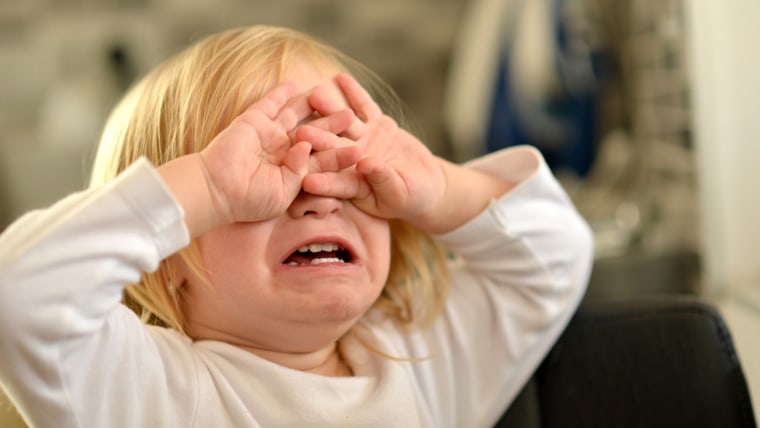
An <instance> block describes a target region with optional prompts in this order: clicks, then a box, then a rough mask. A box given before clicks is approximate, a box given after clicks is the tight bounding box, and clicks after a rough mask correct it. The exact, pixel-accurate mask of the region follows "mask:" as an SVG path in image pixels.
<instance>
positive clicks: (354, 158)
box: [309, 146, 362, 173]
mask: <svg viewBox="0 0 760 428" xmlns="http://www.w3.org/2000/svg"><path fill="white" fill-rule="evenodd" d="M361 158H362V150H361V148H360V147H359V146H348V147H342V148H338V149H333V150H325V151H322V152H313V153H312V154H311V156H309V172H310V173H319V172H338V171H340V170H342V169H345V168H348V167H350V166H352V165H355V164H356V163H357V162H358V161H359V160H360V159H361Z"/></svg>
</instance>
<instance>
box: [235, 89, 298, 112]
mask: <svg viewBox="0 0 760 428" xmlns="http://www.w3.org/2000/svg"><path fill="white" fill-rule="evenodd" d="M295 91H296V85H295V83H293V82H290V81H287V82H282V83H280V84H279V85H277V86H275V87H274V88H273V89H272V90H270V91H269V92H267V93H266V94H264V96H263V97H261V98H260V99H259V100H258V101H256V102H255V103H253V104H251V105H250V106H249V107H248V108H247V109H246V112H247V111H249V110H252V109H253V110H258V111H260V112H262V113H263V114H264V115H266V116H267V117H268V118H270V119H274V118H275V117H276V116H277V114H278V113H279V112H280V110H281V109H282V107H283V106H284V105H285V104H286V103H287V102H288V100H289V99H290V98H291V97H292V96H293V94H294V93H295Z"/></svg>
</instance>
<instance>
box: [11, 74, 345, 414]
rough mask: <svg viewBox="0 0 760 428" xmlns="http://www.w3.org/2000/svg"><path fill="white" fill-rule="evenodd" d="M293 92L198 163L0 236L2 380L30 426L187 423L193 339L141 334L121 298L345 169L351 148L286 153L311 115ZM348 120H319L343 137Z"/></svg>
mask: <svg viewBox="0 0 760 428" xmlns="http://www.w3.org/2000/svg"><path fill="white" fill-rule="evenodd" d="M293 91H294V87H293V86H292V85H289V84H285V85H282V86H281V87H278V88H276V89H274V90H273V91H271V92H270V93H269V94H268V95H266V96H265V97H264V98H262V99H261V100H260V101H259V102H257V103H254V104H253V105H252V106H251V107H250V108H249V109H248V110H246V112H244V113H243V114H242V115H241V116H240V117H239V118H237V119H236V120H235V121H233V123H232V124H231V125H230V126H229V127H227V128H226V129H225V130H224V131H223V132H222V133H220V134H219V136H217V138H216V139H215V140H214V141H213V142H212V143H211V144H210V145H209V147H208V148H207V149H206V150H204V151H203V152H202V153H200V154H194V155H189V156H185V157H181V158H178V159H176V160H174V161H172V162H170V163H168V164H166V165H163V166H161V167H160V168H158V170H156V169H154V168H153V167H152V166H151V165H150V164H149V163H148V162H146V161H145V160H140V161H138V162H136V163H135V164H134V165H133V166H131V167H130V168H129V169H128V170H127V171H125V172H124V173H122V174H121V175H120V176H119V177H117V178H116V179H115V180H114V181H113V182H111V183H110V184H109V185H107V186H104V187H102V188H100V189H93V190H89V191H86V192H83V193H80V194H77V195H73V196H71V197H69V198H67V199H65V200H63V201H61V202H59V203H58V204H56V205H54V206H53V207H51V208H49V209H46V210H44V211H40V212H37V213H34V214H30V215H28V216H26V217H24V218H22V219H20V220H19V221H18V222H16V223H15V224H14V225H12V226H11V227H10V228H9V229H8V230H7V231H6V232H5V233H3V234H2V236H0V382H2V385H3V387H4V388H6V389H7V390H8V392H9V395H10V398H11V399H12V400H13V401H14V403H15V404H16V405H17V406H18V408H19V410H20V411H21V412H22V414H23V415H24V416H25V417H26V418H27V420H29V421H30V422H32V424H33V425H35V426H37V425H39V426H61V427H67V426H77V427H78V426H113V424H114V423H117V422H118V423H120V424H123V425H124V426H144V425H146V424H150V425H151V426H155V425H157V426H174V425H176V426H190V425H191V420H192V417H193V407H194V405H195V401H194V400H195V399H196V398H197V396H196V391H195V390H194V388H193V385H194V382H195V373H196V367H195V365H196V364H197V362H196V361H195V358H194V357H193V354H192V352H191V351H192V350H191V348H190V346H189V339H187V338H183V337H180V336H179V335H178V334H171V333H170V332H167V331H165V329H158V328H152V327H151V328H145V327H144V326H143V325H142V324H141V323H140V321H139V319H138V318H137V317H136V316H135V315H134V314H133V313H132V312H131V311H129V310H128V309H127V308H125V307H124V306H122V305H120V301H121V298H122V292H123V290H124V288H125V287H126V286H127V285H128V284H132V283H136V282H138V281H139V279H140V275H141V273H142V272H148V271H154V270H155V269H157V268H158V266H159V263H160V262H161V260H163V259H165V258H166V257H168V256H170V255H171V254H172V253H174V252H176V251H177V250H179V249H181V248H183V247H184V246H186V245H187V244H188V242H189V240H190V238H191V237H193V236H198V235H200V234H202V233H203V232H204V231H206V230H209V229H211V228H213V227H215V226H217V225H219V224H224V223H226V222H231V221H256V220H260V219H264V218H268V217H271V216H274V215H277V214H278V213H279V212H280V210H284V209H285V207H287V206H288V205H289V204H290V202H291V201H292V199H293V198H294V197H295V195H296V194H297V193H298V191H299V190H300V181H301V179H302V177H303V175H304V174H306V172H307V169H308V168H309V165H310V163H311V162H315V163H318V162H323V163H330V162H332V163H334V164H335V165H337V166H340V165H341V164H342V163H343V162H351V158H352V153H353V150H354V149H351V148H346V149H345V150H337V151H332V150H329V148H327V147H324V146H319V145H317V146H312V148H314V149H315V150H316V151H317V152H316V153H314V154H311V155H310V154H309V151H310V145H309V144H308V143H299V144H291V141H290V137H289V135H288V132H289V131H290V130H291V128H292V127H294V126H295V125H296V124H297V123H298V122H300V121H301V120H303V119H305V118H306V117H309V116H310V115H311V114H312V112H313V109H312V108H311V107H310V105H309V103H310V95H309V94H306V95H303V96H298V97H291V96H292V93H293ZM352 118H353V116H352V115H351V114H347V113H336V115H331V116H328V117H325V118H322V119H321V120H322V121H323V122H327V123H326V127H327V128H328V129H335V132H339V131H340V129H341V126H343V125H341V123H343V124H345V123H347V122H348V121H349V120H351V119H352ZM320 149H325V150H322V151H320ZM183 214H184V216H183ZM148 421H150V422H148Z"/></svg>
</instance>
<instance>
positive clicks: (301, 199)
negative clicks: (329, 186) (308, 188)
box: [288, 191, 343, 218]
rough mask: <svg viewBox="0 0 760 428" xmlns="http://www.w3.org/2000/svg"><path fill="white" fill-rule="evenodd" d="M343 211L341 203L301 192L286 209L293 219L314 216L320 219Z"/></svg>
mask: <svg viewBox="0 0 760 428" xmlns="http://www.w3.org/2000/svg"><path fill="white" fill-rule="evenodd" d="M342 209H343V201H342V200H340V199H336V198H331V197H329V196H319V195H312V194H311V193H306V192H304V191H301V193H299V194H298V196H296V198H295V199H294V200H293V203H292V204H290V207H288V214H290V216H291V217H293V218H298V217H305V216H314V217H316V218H322V217H325V216H327V215H328V214H335V213H338V212H340V211H341V210H342Z"/></svg>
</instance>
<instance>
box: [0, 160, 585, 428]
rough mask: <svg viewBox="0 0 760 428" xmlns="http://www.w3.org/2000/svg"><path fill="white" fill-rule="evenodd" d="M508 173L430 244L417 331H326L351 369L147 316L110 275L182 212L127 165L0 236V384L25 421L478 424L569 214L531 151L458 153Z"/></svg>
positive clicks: (176, 239)
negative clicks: (503, 185)
mask: <svg viewBox="0 0 760 428" xmlns="http://www.w3.org/2000/svg"><path fill="white" fill-rule="evenodd" d="M471 167H473V168H479V169H482V170H484V171H489V172H492V173H495V174H499V175H501V176H503V177H505V178H508V179H512V180H517V181H519V182H520V183H521V184H520V185H519V186H518V187H517V188H515V189H514V190H513V191H512V192H510V193H509V194H507V195H505V196H504V197H502V198H501V199H499V200H497V201H494V202H493V203H492V205H491V206H490V208H488V209H487V210H486V211H484V212H483V213H481V214H480V215H479V216H478V217H476V218H475V219H473V220H472V221H471V222H469V223H468V224H466V225H464V226H463V227H461V228H460V229H458V230H456V231H454V232H452V233H449V234H446V235H443V236H440V237H439V239H440V241H441V242H442V243H444V244H445V245H446V246H447V247H448V248H449V249H451V250H452V251H453V252H454V253H456V254H457V255H458V256H459V259H458V261H457V262H456V263H455V264H454V265H453V266H452V269H451V272H452V284H451V296H450V299H449V302H448V305H447V307H446V309H445V313H444V315H443V316H442V317H441V318H440V319H439V320H438V321H437V322H436V323H435V324H434V326H433V327H432V328H431V329H430V330H428V331H426V332H418V333H412V334H410V335H406V334H403V333H402V332H401V331H400V330H398V329H397V328H396V327H395V325H394V324H393V323H391V322H390V321H384V322H380V323H379V324H373V323H371V322H369V321H368V322H366V323H364V324H365V325H366V326H368V327H367V328H368V329H369V330H363V333H362V338H363V339H364V340H369V341H370V342H371V344H372V345H373V346H375V347H377V348H379V349H380V350H382V351H383V352H385V353H386V354H390V355H393V356H398V357H404V358H412V359H415V358H419V359H420V360H419V361H417V360H414V361H409V360H407V361H397V360H393V359H388V358H385V357H382V356H378V355H377V354H376V353H372V352H370V351H368V350H367V349H366V348H365V347H364V346H362V345H361V344H359V343H358V341H357V339H356V338H354V337H352V336H350V335H349V336H347V337H346V338H344V339H343V340H342V341H341V344H340V346H341V348H342V350H343V353H344V355H345V358H346V359H347V361H348V362H349V364H350V365H351V366H352V368H353V370H354V372H355V376H354V377H348V378H334V377H323V376H319V375H314V374H309V373H305V372H300V371H296V370H291V369H288V368H284V367H281V366H278V365H276V364H274V363H271V362H269V361H267V360H264V359H261V358H259V357H257V356H255V355H253V354H251V353H248V352H246V351H243V350H240V349H238V348H235V347H233V346H231V345H228V344H225V343H221V342H213V341H199V342H192V341H190V340H189V339H188V338H186V337H184V336H182V335H180V334H179V333H177V332H175V331H173V330H168V329H162V328H158V327H146V326H144V325H142V324H141V323H140V321H139V320H138V318H137V317H136V316H135V315H134V314H133V313H132V312H130V311H129V310H128V309H127V308H125V307H124V306H122V305H121V304H120V303H119V302H120V298H121V294H122V290H123V287H124V285H125V284H128V283H133V282H136V281H137V280H138V278H139V275H140V272H142V271H151V270H154V269H156V268H157V266H158V264H159V262H160V261H161V260H162V259H163V258H165V257H167V256H168V255H170V254H171V253H173V252H175V251H177V250H179V249H181V248H182V247H184V246H185V245H187V243H188V242H189V238H188V235H187V230H186V228H185V226H184V223H183V220H182V218H183V216H182V212H181V209H180V208H179V207H178V205H177V204H176V203H175V201H174V200H173V198H172V197H171V195H170V194H169V193H168V192H167V190H166V189H165V188H164V187H163V185H162V183H161V181H160V179H159V178H158V175H157V174H156V172H155V170H154V169H153V167H152V166H151V165H149V164H148V163H147V162H146V161H141V162H138V163H136V164H135V165H134V166H132V167H131V168H130V169H129V170H128V171H126V172H125V173H124V174H122V175H121V176H120V177H119V178H117V180H115V181H114V182H113V183H111V184H110V185H108V186H106V187H104V188H102V189H99V190H91V191H86V192H83V193H79V194H76V195H72V196H70V197H68V198H66V199H65V200H63V201H61V202H59V203H58V204H56V205H54V206H53V207H51V208H49V209H47V210H44V211H40V212H36V213H31V214H29V215H27V216H25V217H23V218H22V219H20V220H19V221H17V222H16V223H15V224H14V225H12V227H10V228H9V229H8V230H7V231H6V232H5V233H4V234H3V235H2V236H0V381H1V382H2V386H3V387H4V388H5V389H6V390H7V392H8V393H9V396H10V397H11V399H12V400H13V401H14V403H15V404H16V405H17V407H18V408H19V410H20V411H21V412H22V414H23V415H24V416H25V418H26V419H27V420H28V421H29V422H30V423H31V425H32V426H36V427H204V428H205V427H257V426H263V427H289V426H297V427H303V426H308V427H320V426H324V427H334V426H359V427H417V426H421V427H463V426H467V427H487V426H491V425H492V424H493V423H494V422H495V421H496V420H497V418H498V417H499V415H501V414H502V413H503V412H504V410H505V409H506V407H507V405H508V403H509V402H510V401H511V400H512V399H513V398H514V396H515V394H516V393H517V392H519V390H520V388H521V387H522V385H523V384H524V382H525V380H526V379H527V378H528V377H529V376H530V374H531V373H532V371H533V370H534V369H535V368H536V366H537V365H538V363H539V362H540V361H541V359H542V358H543V357H544V356H545V354H546V352H547V351H548V349H549V348H550V347H551V345H552V344H553V342H554V341H555V340H556V338H557V337H558V336H559V334H560V333H561V331H562V329H563V328H564V326H565V325H566V323H567V321H568V319H569V317H570V316H571V315H572V313H573V312H574V310H575V307H576V305H577V304H578V302H579V300H580V298H581V296H582V294H583V291H584V287H585V284H586V282H587V279H588V275H589V271H590V265H591V260H592V248H591V236H590V233H589V230H588V227H587V225H586V223H585V222H584V221H583V220H582V219H581V217H580V216H579V215H578V213H577V212H576V211H575V209H574V208H573V206H572V204H571V203H570V201H569V199H568V198H567V196H566V195H565V193H564V192H563V191H562V190H561V188H560V186H559V185H558V183H557V182H556V181H555V180H554V178H553V177H552V176H551V174H550V172H549V170H548V168H547V167H546V165H545V164H544V163H543V161H542V160H541V159H540V156H539V155H538V153H537V152H536V151H535V150H534V149H531V148H525V147H523V148H512V149H507V150H505V151H502V152H499V153H497V154H494V155H491V156H489V157H488V158H485V159H481V160H479V161H477V162H475V163H473V164H471Z"/></svg>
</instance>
